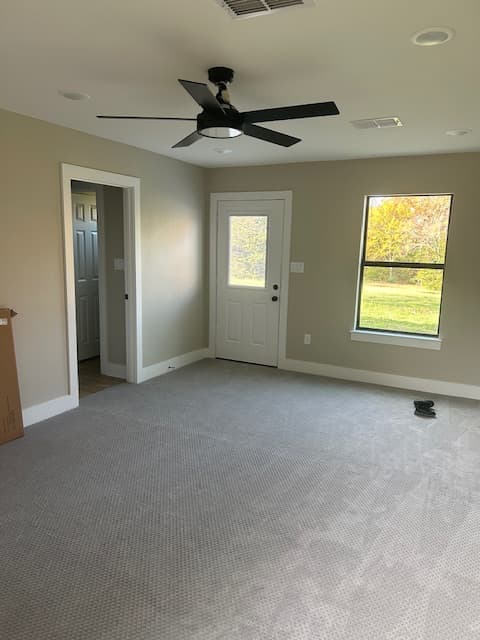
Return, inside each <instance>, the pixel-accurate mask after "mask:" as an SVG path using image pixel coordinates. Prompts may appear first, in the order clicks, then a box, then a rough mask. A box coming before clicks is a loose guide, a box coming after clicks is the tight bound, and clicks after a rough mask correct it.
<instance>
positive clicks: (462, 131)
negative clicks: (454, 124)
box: [445, 129, 472, 136]
mask: <svg viewBox="0 0 480 640" xmlns="http://www.w3.org/2000/svg"><path fill="white" fill-rule="evenodd" d="M471 132H472V130H471V129H450V131H445V133H446V134H447V136H466V135H468V134H469V133H471Z"/></svg>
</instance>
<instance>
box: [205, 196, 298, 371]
mask: <svg viewBox="0 0 480 640" xmlns="http://www.w3.org/2000/svg"><path fill="white" fill-rule="evenodd" d="M284 207H285V203H284V201H283V200H255V201H254V200H248V201H238V200H236V201H220V202H219V203H218V210H217V317H216V356H217V357H218V358H226V359H228V360H239V361H242V362H253V363H256V364H264V365H270V366H276V365H277V364H278V326H279V319H280V303H279V301H280V296H281V281H280V278H281V267H282V238H283V226H284Z"/></svg>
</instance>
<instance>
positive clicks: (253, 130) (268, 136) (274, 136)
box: [243, 123, 301, 147]
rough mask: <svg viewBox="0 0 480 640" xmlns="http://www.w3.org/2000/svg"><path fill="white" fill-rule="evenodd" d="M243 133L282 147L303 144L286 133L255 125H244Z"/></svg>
mask: <svg viewBox="0 0 480 640" xmlns="http://www.w3.org/2000/svg"><path fill="white" fill-rule="evenodd" d="M243 133H244V134H245V135H247V136H250V137H251V138H258V139H259V140H265V142H273V144H278V145H280V146H281V147H291V146H292V145H294V144H297V142H301V140H300V138H294V137H293V136H287V135H286V134H285V133H279V132H278V131H272V130H271V129H265V127H257V125H255V124H248V123H247V124H244V125H243Z"/></svg>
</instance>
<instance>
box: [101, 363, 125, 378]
mask: <svg viewBox="0 0 480 640" xmlns="http://www.w3.org/2000/svg"><path fill="white" fill-rule="evenodd" d="M101 368H102V373H103V375H105V376H110V377H111V378H121V379H122V380H126V379H127V366H126V365H125V364H116V363H115V362H102V363H101Z"/></svg>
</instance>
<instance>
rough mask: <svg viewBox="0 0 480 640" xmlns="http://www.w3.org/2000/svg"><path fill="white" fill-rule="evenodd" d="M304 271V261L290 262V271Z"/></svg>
mask: <svg viewBox="0 0 480 640" xmlns="http://www.w3.org/2000/svg"><path fill="white" fill-rule="evenodd" d="M304 271H305V263H304V262H291V263H290V273H303V272H304Z"/></svg>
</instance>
